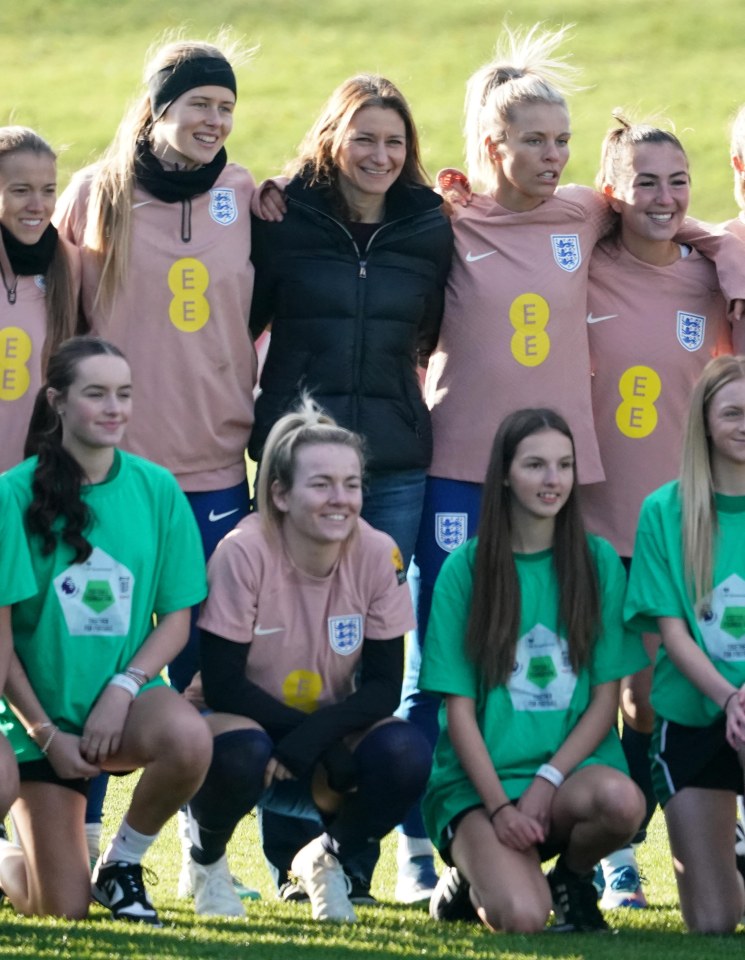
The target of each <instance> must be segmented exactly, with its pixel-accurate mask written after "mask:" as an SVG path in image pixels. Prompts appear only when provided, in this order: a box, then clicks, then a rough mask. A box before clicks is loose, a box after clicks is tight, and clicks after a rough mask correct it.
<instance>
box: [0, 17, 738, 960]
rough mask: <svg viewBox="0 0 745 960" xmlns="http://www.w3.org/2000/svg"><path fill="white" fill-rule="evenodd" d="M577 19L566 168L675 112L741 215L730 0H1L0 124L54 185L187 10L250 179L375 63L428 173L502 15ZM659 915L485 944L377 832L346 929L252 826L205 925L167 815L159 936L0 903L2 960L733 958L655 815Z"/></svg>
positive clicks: (588, 170)
mask: <svg viewBox="0 0 745 960" xmlns="http://www.w3.org/2000/svg"><path fill="white" fill-rule="evenodd" d="M505 17H508V18H509V21H510V22H511V23H512V24H515V25H516V24H526V25H529V24H531V23H532V22H534V21H535V20H538V19H543V20H545V21H546V22H547V23H548V24H550V25H559V24H561V23H570V22H571V23H574V24H575V25H576V26H575V28H574V35H573V39H572V40H571V42H570V43H568V44H567V51H568V52H571V53H572V54H573V59H574V62H575V63H576V64H577V65H578V66H580V67H581V68H582V69H583V82H584V84H585V85H586V89H585V90H584V91H582V92H580V93H577V94H575V95H574V96H573V97H572V99H571V109H572V117H573V128H574V138H573V156H572V160H571V161H570V165H569V168H568V169H567V173H566V175H565V179H566V181H567V182H568V181H569V180H574V181H576V182H583V183H590V182H591V181H592V179H593V177H594V174H595V169H596V164H597V158H598V155H599V146H600V141H601V139H602V136H603V134H604V132H605V130H606V129H607V127H608V126H609V124H610V111H611V109H612V108H613V107H615V106H617V105H621V106H624V107H626V108H630V109H634V110H635V111H636V113H637V115H638V116H640V117H641V118H646V117H648V116H649V115H651V114H654V115H657V116H667V117H669V118H670V119H672V120H673V121H674V122H675V125H676V129H677V131H678V133H679V134H680V135H681V137H682V139H683V141H684V143H685V144H686V146H687V148H688V150H689V154H690V157H691V165H692V171H693V180H694V195H693V204H692V212H694V213H695V214H697V215H698V216H701V217H705V218H708V219H712V220H720V219H725V218H728V217H730V216H733V215H734V212H735V207H734V202H733V199H732V186H731V172H730V170H729V164H728V123H729V120H730V119H731V117H732V115H733V113H734V111H735V110H736V108H737V106H738V105H739V103H740V101H741V100H745V87H743V84H742V82H741V74H742V65H741V64H742V37H743V30H742V28H743V26H745V8H743V5H742V0H709V2H708V3H700V2H699V0H657V2H656V3H650V2H649V0H613V2H611V0H600V2H598V0H564V2H562V3H558V2H555V0H521V2H520V3H519V4H514V5H512V4H510V3H507V2H493V0H458V2H455V3H454V2H450V0H377V2H375V3H372V4H353V3H351V2H350V0H321V2H317V3H308V2H307V0H262V2H261V3H259V2H257V0H240V2H238V0H213V2H211V3H209V4H207V3H204V2H202V0H200V2H196V0H179V2H175V0H170V2H161V3H154V2H152V0H114V2H112V0H18V2H11V0H5V2H4V3H3V4H1V5H0V62H2V64H3V70H2V76H3V85H2V99H1V100H0V103H1V104H2V107H1V109H0V122H15V123H23V124H26V125H30V126H33V127H36V128H38V129H39V131H40V132H41V133H43V134H44V135H45V136H47V137H48V138H49V139H50V140H51V141H52V142H53V143H54V144H55V146H57V147H61V146H65V147H66V149H65V150H64V152H63V153H62V155H61V159H60V185H61V186H64V184H65V183H66V181H67V179H68V178H69V176H70V174H71V173H72V172H73V171H74V170H76V169H77V168H79V167H80V166H82V165H83V164H85V163H87V162H90V161H91V160H93V159H95V157H96V156H97V155H98V154H99V152H100V151H101V150H102V149H103V147H104V146H105V145H106V144H107V142H108V141H109V140H110V138H111V136H112V135H113V132H114V130H115V128H116V126H117V123H118V121H119V118H120V116H121V113H122V110H123V105H124V103H125V102H126V101H128V100H129V99H130V97H131V96H133V95H134V94H135V93H136V92H137V90H138V84H139V81H140V74H141V69H142V62H143V57H144V53H145V50H146V48H147V46H148V44H149V43H150V41H151V40H152V39H153V38H154V37H155V36H156V35H157V34H158V33H160V32H161V31H162V30H164V29H166V28H173V27H177V26H179V25H180V24H182V23H184V22H187V21H188V22H189V23H190V27H191V29H190V30H189V33H190V34H191V35H193V36H203V35H205V34H207V33H209V32H214V31H215V30H216V29H217V28H218V27H219V26H220V25H221V24H230V25H232V26H233V27H234V28H235V30H236V32H237V33H239V34H244V35H245V36H246V39H247V42H248V43H250V44H254V43H260V44H261V50H260V52H259V54H258V56H257V57H256V58H255V59H254V61H253V62H252V64H250V65H248V66H245V67H242V68H241V69H240V70H239V84H240V90H239V102H238V110H237V113H236V124H235V129H234V133H233V136H232V138H231V141H230V143H229V152H230V155H231V157H232V159H234V160H236V161H238V162H240V163H243V164H244V165H246V166H247V167H248V168H249V169H250V170H251V171H252V172H253V173H254V175H255V176H256V177H257V178H261V177H264V176H266V175H269V174H271V173H275V172H276V171H277V170H279V169H280V168H281V167H282V165H283V164H284V163H285V162H286V160H288V159H289V158H290V157H291V156H292V155H293V152H294V148H295V146H296V144H297V143H298V141H299V140H300V138H301V136H302V134H303V133H304V132H305V130H306V129H307V128H308V126H309V125H310V124H311V122H312V120H313V119H314V117H315V115H316V114H317V112H318V110H319V108H320V105H321V104H322V102H323V101H324V99H325V98H326V97H327V95H328V94H329V92H330V91H331V90H332V88H333V87H334V86H336V85H337V84H338V83H339V82H340V81H341V80H342V79H344V77H346V76H348V75H350V74H352V73H355V72H359V71H362V70H368V71H377V72H381V73H384V74H386V75H388V76H390V78H391V79H393V80H394V81H396V82H397V83H398V84H399V85H400V86H401V87H402V89H403V90H404V92H405V93H406V94H407V96H408V98H409V99H410V101H411V103H412V106H413V109H414V114H415V117H416V119H417V123H418V126H419V128H420V131H421V135H422V139H423V144H424V150H425V159H426V163H427V165H428V167H429V169H430V171H435V170H436V169H437V168H438V167H439V166H443V165H446V164H458V163H460V162H461V160H462V155H463V151H462V138H461V108H462V100H463V90H464V84H465V81H466V79H467V78H468V76H469V75H470V74H471V73H472V72H473V70H474V69H475V68H476V67H477V66H478V65H479V64H480V63H482V62H483V61H484V60H486V59H487V58H488V57H489V55H490V52H491V49H492V47H493V44H494V41H495V39H496V37H497V34H498V31H499V27H500V24H501V22H502V21H503V19H504V18H505ZM127 789H128V785H127V783H126V781H124V782H121V781H116V782H114V784H113V786H112V790H111V796H110V800H109V805H108V809H107V816H108V821H107V831H108V832H111V831H112V830H113V829H114V828H115V826H116V823H117V821H118V819H119V817H120V816H121V812H122V810H123V808H124V806H125V804H126V798H127ZM641 861H642V868H643V870H644V872H645V873H646V875H647V876H648V878H649V887H648V891H649V895H650V899H651V903H652V908H651V909H650V910H648V911H644V912H639V913H634V912H626V911H624V912H622V913H621V914H619V915H618V917H617V918H616V917H614V922H615V923H617V926H618V933H617V934H615V935H612V936H607V937H587V936H578V937H569V938H563V937H557V938H553V937H551V936H547V935H544V936H536V937H517V936H501V935H500V936H497V937H494V936H491V935H489V934H488V933H486V932H485V931H483V930H481V929H479V928H476V927H471V926H467V925H460V924H457V925H448V926H442V925H436V924H434V923H431V922H430V921H429V920H428V919H427V916H426V914H425V913H424V912H423V911H422V910H415V909H403V908H400V907H398V906H396V905H394V904H393V903H392V902H391V901H392V894H393V886H394V882H395V863H394V848H393V842H392V840H390V839H389V840H388V841H386V844H385V845H384V851H383V857H382V859H381V863H380V866H379V868H378V871H377V874H376V878H375V886H374V890H375V892H376V894H377V895H378V896H379V897H380V898H381V899H382V900H383V905H382V906H381V907H380V908H377V909H370V908H367V909H361V910H360V923H359V924H357V926H356V927H348V926H345V927H340V928H337V927H334V926H324V925H319V924H315V923H313V922H312V921H310V919H309V912H308V908H307V907H292V906H285V905H283V904H280V903H278V902H277V901H275V900H274V899H273V898H272V897H271V893H270V886H269V878H268V875H267V873H266V870H265V868H264V866H263V864H262V862H261V859H260V856H259V854H258V844H257V842H256V835H255V825H254V822H253V820H251V819H249V820H247V822H246V824H245V826H244V828H243V829H242V831H241V832H240V835H239V836H238V837H237V838H236V840H235V842H234V844H233V848H232V850H231V862H232V864H233V866H234V868H235V870H236V871H237V872H238V873H239V874H240V875H241V876H242V877H243V878H245V879H246V880H250V882H251V883H253V884H255V885H257V886H259V887H260V889H262V892H263V893H264V894H265V899H264V900H263V901H262V902H261V903H259V904H252V905H250V906H249V907H248V915H247V919H246V921H245V923H244V922H240V923H239V922H235V921H218V920H213V921H207V920H199V921H197V920H196V919H195V917H194V914H193V911H192V908H191V906H190V905H184V904H183V903H181V902H179V901H177V900H176V899H175V890H176V878H177V871H178V863H179V850H178V846H177V841H176V836H175V826H174V825H173V824H169V825H168V827H167V828H166V829H165V830H164V832H163V835H162V837H161V838H160V840H159V841H158V843H157V844H156V846H155V847H154V849H153V850H152V852H151V854H150V855H149V857H148V861H147V862H148V864H149V865H150V866H151V867H152V868H153V869H154V870H155V871H156V872H157V874H158V875H159V877H160V883H159V884H158V886H156V887H154V888H153V890H152V892H153V896H154V899H155V901H156V904H157V906H158V908H159V909H160V911H161V914H162V916H163V919H164V921H165V922H166V927H165V929H164V930H162V931H148V930H140V929H137V928H135V929H131V928H129V927H123V926H121V925H117V924H112V923H110V922H108V921H107V920H106V913H105V911H103V910H102V909H100V908H98V907H94V908H93V909H92V911H91V919H90V921H88V922H85V923H75V924H73V923H67V922H61V921H52V920H46V921H45V920H28V919H21V918H16V917H14V916H13V914H12V911H11V910H10V908H9V907H8V906H5V907H3V908H2V909H1V910H0V960H1V958H6V957H20V958H24V960H41V958H45V957H60V958H86V960H101V958H122V960H123V958H134V960H140V958H143V960H144V958H148V960H150V958H154V957H159V958H167V957H178V958H192V957H193V958H197V957H198V958H205V960H209V958H215V960H233V958H239V957H243V956H246V957H254V958H256V960H285V958H286V960H290V958H292V960H342V958H343V960H368V958H370V960H377V958H383V957H391V958H397V957H404V958H407V960H413V958H415V957H425V958H458V960H480V958H494V957H499V958H502V960H529V958H535V957H551V958H555V960H578V958H592V960H604V958H606V957H608V958H611V957H612V958H618V960H631V958H633V960H647V958H654V960H709V958H718V957H730V956H736V955H738V956H739V955H741V954H742V951H743V942H742V938H741V937H737V938H705V939H704V938H699V937H693V936H688V935H686V934H684V933H683V932H682V924H681V920H680V916H679V912H678V910H677V905H676V895H675V887H674V883H673V880H672V872H671V867H670V860H669V854H668V851H667V846H666V842H665V839H664V826H663V824H662V822H661V820H660V819H659V818H657V819H656V820H655V821H654V822H653V829H652V834H651V838H650V841H649V842H648V843H647V845H646V846H645V847H644V848H643V850H642V854H641Z"/></svg>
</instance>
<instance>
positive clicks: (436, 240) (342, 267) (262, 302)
mask: <svg viewBox="0 0 745 960" xmlns="http://www.w3.org/2000/svg"><path fill="white" fill-rule="evenodd" d="M288 174H289V175H290V176H291V178H292V179H291V180H290V182H289V184H288V185H287V188H286V191H285V200H286V204H287V211H286V213H285V216H284V218H283V219H282V220H281V222H268V221H263V220H259V219H257V218H254V220H253V222H252V254H251V259H252V261H253V263H254V266H255V268H256V278H255V287H254V295H253V302H252V308H251V332H252V333H253V334H254V336H258V334H260V333H261V332H262V331H263V330H265V329H266V328H267V327H268V326H271V334H272V335H271V342H270V345H269V352H268V355H267V359H266V364H265V366H264V371H263V374H262V377H261V394H260V396H259V397H258V400H257V403H256V411H255V417H256V419H255V423H254V426H253V430H252V435H251V442H250V445H249V453H250V455H251V456H252V457H253V458H254V459H256V460H260V459H261V452H262V448H263V446H264V442H265V440H266V437H267V435H268V433H269V430H270V429H271V427H272V426H273V424H274V423H275V422H276V421H277V420H278V419H279V418H280V417H281V416H282V415H283V414H284V413H286V412H287V411H288V410H290V409H292V408H293V407H295V406H296V405H297V402H298V399H299V396H300V393H301V392H302V391H308V392H309V393H310V394H311V395H312V397H313V399H314V400H316V401H317V402H318V403H319V404H320V405H321V406H322V407H323V408H324V409H325V410H326V411H327V412H328V413H329V414H331V416H333V418H334V419H335V420H336V421H337V423H339V424H340V425H342V426H344V427H347V428H349V429H351V430H354V431H355V432H356V433H359V434H361V435H362V437H364V439H365V444H366V454H367V460H368V470H367V475H366V478H365V496H364V506H363V510H362V516H363V517H364V518H365V519H366V520H367V521H368V522H369V523H371V524H372V525H373V526H375V527H378V528H379V529H382V530H384V531H385V532H386V533H388V534H390V535H391V536H392V537H393V539H394V540H395V541H396V543H397V544H398V546H399V548H400V550H401V554H402V558H401V562H402V574H403V572H404V571H405V570H406V569H407V568H408V564H409V561H410V559H411V555H412V553H413V549H414V544H415V541H416V535H417V531H418V527H419V519H420V516H421V509H422V500H423V496H424V478H425V472H426V470H427V468H428V466H429V463H430V459H431V456H432V431H431V426H430V418H429V411H428V410H427V408H426V406H425V404H424V401H423V398H422V392H421V389H420V380H419V375H418V369H417V368H418V366H426V363H427V358H428V357H429V354H430V352H431V350H433V349H434V347H435V345H436V343H437V338H438V332H439V328H440V319H441V314H442V303H443V291H444V287H445V282H446V279H447V274H448V270H449V267H450V259H451V255H452V248H453V239H452V230H451V227H450V222H449V220H448V217H447V215H446V213H445V212H444V210H443V204H442V199H441V198H440V197H439V196H437V194H435V193H434V192H433V191H432V190H430V189H429V187H428V186H427V185H426V175H425V173H424V170H423V167H422V163H421V158H420V153H419V141H418V137H417V132H416V127H415V126H414V121H413V119H412V116H411V111H410V109H409V106H408V104H407V103H406V100H405V99H404V97H403V95H402V94H401V93H400V91H399V90H398V89H397V88H396V87H395V86H394V85H393V84H392V83H390V82H389V81H388V80H385V79H383V78H382V77H378V76H369V75H363V76H358V77H353V78H350V79H349V80H346V81H345V82H344V83H343V84H341V86H340V87H338V88H337V89H336V90H335V91H334V93H333V94H332V95H331V97H330V99H329V101H328V103H327V104H326V106H325V108H324V110H323V111H322V113H321V116H320V117H319V119H318V120H317V121H316V123H315V124H314V126H313V127H312V129H311V130H310V132H309V133H308V134H307V136H306V138H305V140H304V141H303V143H302V144H301V147H300V150H299V155H298V157H297V158H296V159H295V161H294V162H293V163H292V164H291V165H290V169H289V170H288ZM430 863H431V861H430ZM429 872H430V873H431V876H428V877H427V878H426V882H425V883H424V884H422V885H421V888H422V889H426V888H427V887H428V886H429V883H430V881H432V880H433V877H434V873H433V870H430V871H429ZM405 898H406V899H412V897H405ZM417 898H418V894H417V896H415V897H413V899H417Z"/></svg>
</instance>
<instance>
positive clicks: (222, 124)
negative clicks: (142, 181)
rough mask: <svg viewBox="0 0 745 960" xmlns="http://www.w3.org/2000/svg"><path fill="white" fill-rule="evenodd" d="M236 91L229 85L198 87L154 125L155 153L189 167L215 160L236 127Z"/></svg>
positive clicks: (182, 97)
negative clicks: (234, 124)
mask: <svg viewBox="0 0 745 960" xmlns="http://www.w3.org/2000/svg"><path fill="white" fill-rule="evenodd" d="M234 110H235V94H234V93H233V92H232V91H231V90H228V88H227V87H211V86H207V87H194V88H193V89H192V90H187V91H186V93H183V94H182V95H181V96H180V97H178V98H177V99H176V100H174V101H173V103H172V104H170V106H169V107H168V109H167V110H166V112H165V113H164V114H163V116H162V117H161V118H160V119H159V120H157V121H156V122H155V124H154V125H153V133H152V139H153V153H154V154H155V155H156V156H157V157H158V158H159V159H161V160H165V161H167V162H168V163H175V164H178V165H179V166H181V167H185V168H186V169H187V170H193V169H196V168H197V167H201V166H204V165H205V164H208V163H211V162H212V160H214V159H215V156H216V155H217V153H218V152H219V151H220V149H221V148H222V147H223V146H224V144H225V141H226V140H227V139H228V137H229V136H230V131H231V130H232V129H233V111H234Z"/></svg>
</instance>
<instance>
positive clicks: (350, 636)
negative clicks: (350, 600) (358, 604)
mask: <svg viewBox="0 0 745 960" xmlns="http://www.w3.org/2000/svg"><path fill="white" fill-rule="evenodd" d="M329 643H330V644H331V649H332V650H334V651H336V653H340V654H341V655H342V656H343V657H348V656H349V654H350V653H354V651H355V650H356V649H357V648H358V647H359V645H360V644H361V643H362V617H361V616H360V614H359V613H357V614H353V615H352V616H349V617H329Z"/></svg>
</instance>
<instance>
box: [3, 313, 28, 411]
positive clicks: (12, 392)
mask: <svg viewBox="0 0 745 960" xmlns="http://www.w3.org/2000/svg"><path fill="white" fill-rule="evenodd" d="M31 350H32V345H31V337H29V335H28V334H27V333H26V331H25V330H21V328H20V327H3V329H2V330H0V400H18V399H20V397H22V396H23V395H24V393H25V392H26V391H27V390H28V388H29V386H30V384H31V374H30V373H29V370H28V361H29V360H30V359H31Z"/></svg>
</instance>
